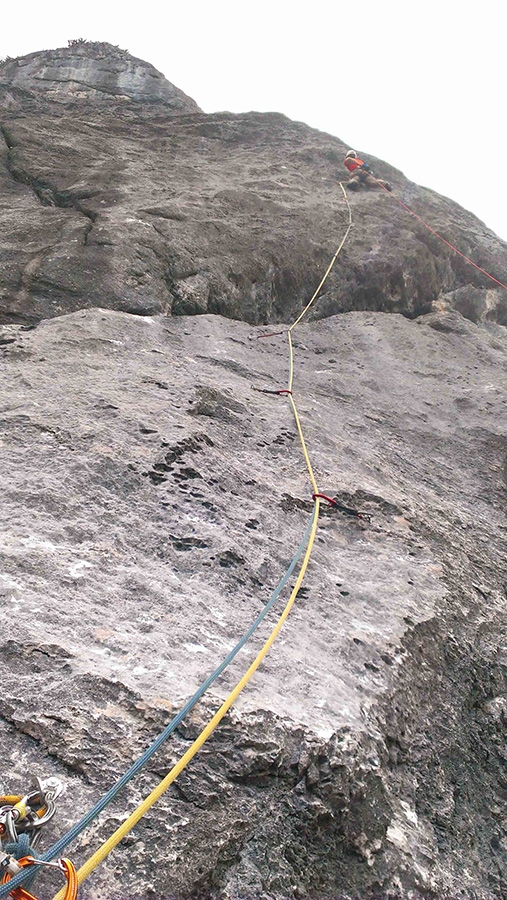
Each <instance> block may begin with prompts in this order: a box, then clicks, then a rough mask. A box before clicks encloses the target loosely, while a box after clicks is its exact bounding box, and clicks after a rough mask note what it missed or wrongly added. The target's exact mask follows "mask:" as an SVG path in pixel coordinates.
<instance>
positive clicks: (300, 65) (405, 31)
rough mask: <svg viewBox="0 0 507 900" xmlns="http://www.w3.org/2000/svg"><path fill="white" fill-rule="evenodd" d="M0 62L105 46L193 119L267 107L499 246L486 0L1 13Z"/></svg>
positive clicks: (85, 6)
mask: <svg viewBox="0 0 507 900" xmlns="http://www.w3.org/2000/svg"><path fill="white" fill-rule="evenodd" d="M2 15H3V21H2V28H1V32H0V56H1V57H3V56H6V55H9V56H19V55H23V54H26V53H31V52H33V51H36V50H43V49H49V48H53V47H62V46H66V45H67V41H68V39H69V38H78V37H84V38H87V39H89V40H99V41H110V42H111V43H113V44H118V45H119V46H120V47H122V48H123V49H127V50H129V51H130V53H132V54H133V55H134V56H138V57H141V58H142V59H145V60H147V61H148V62H151V63H152V64H153V65H154V66H156V68H157V69H160V70H161V71H162V72H163V73H164V75H165V76H166V77H167V78H168V79H169V81H172V82H173V83H174V84H176V85H177V86H178V87H179V88H181V89H182V90H184V91H185V92H186V93H187V94H190V96H192V97H193V98H194V99H195V100H196V101H197V103H198V104H199V105H200V106H201V107H202V108H203V109H204V110H205V111H206V112H215V111H218V110H231V111H232V112H245V111H248V110H261V111H266V110H277V111H279V112H283V113H285V114H286V115H288V116H290V117H291V118H293V119H298V120H301V121H304V122H307V123H308V124H310V125H312V126H314V127H316V128H320V129H321V130H322V131H327V132H329V133H330V134H334V135H337V136H338V137H340V138H341V139H342V140H343V141H345V142H346V143H348V144H349V145H350V146H351V147H353V148H354V149H361V151H363V152H364V153H366V154H368V153H370V154H372V155H374V156H378V157H381V158H382V159H384V160H386V161H387V162H389V163H391V164H392V165H394V166H396V167H397V168H399V169H401V170H402V171H403V172H404V173H405V175H406V176H407V177H408V178H411V179H412V180H413V181H417V182H418V183H419V184H422V185H425V186H427V187H431V188H433V189H434V190H436V191H439V192H440V193H442V194H445V195H446V196H448V197H451V198H453V199H454V200H456V201H458V203H460V204H461V205H462V206H464V207H466V208H467V209H469V210H471V211H472V212H474V213H475V214H476V215H477V216H479V218H480V219H482V220H483V221H484V222H486V224H487V225H488V226H489V227H490V228H492V229H493V230H494V231H496V232H497V233H498V234H499V235H500V236H501V237H503V238H504V239H506V240H507V159H506V157H507V153H506V151H507V123H506V115H505V110H506V94H505V89H506V77H505V71H506V51H505V34H506V30H507V29H506V24H507V13H506V11H505V5H504V4H503V3H501V2H500V0H482V2H474V3H469V4H467V3H466V0H459V2H458V0H415V2H409V0H403V2H401V0H384V2H383V3H379V2H376V3H374V2H372V0H356V2H352V0H349V2H347V3H345V2H340V0H337V2H334V3H329V2H324V0H307V2H306V3H304V4H298V3H297V2H294V0H291V2H286V0H271V2H267V0H251V2H246V3H245V2H244V0H243V2H234V3H233V2H230V0H208V2H202V0H187V2H186V3H185V2H184V0H178V2H177V3H175V2H171V0H164V2H149V0H147V2H144V3H140V2H139V0H136V3H135V4H129V3H128V2H127V0H124V2H122V3H119V2H116V0H112V2H108V0H102V2H97V0H86V2H83V3H72V2H68V0H67V2H57V0H46V2H40V0H39V2H37V3H35V2H33V0H27V2H24V3H22V4H20V5H19V6H17V5H16V4H14V5H13V4H9V5H8V6H7V7H6V9H4V10H3V14H2Z"/></svg>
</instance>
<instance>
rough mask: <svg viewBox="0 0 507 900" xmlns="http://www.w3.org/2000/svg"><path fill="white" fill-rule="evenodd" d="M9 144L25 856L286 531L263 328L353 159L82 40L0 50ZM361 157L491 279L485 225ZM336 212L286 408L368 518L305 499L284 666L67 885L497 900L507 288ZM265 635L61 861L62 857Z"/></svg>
mask: <svg viewBox="0 0 507 900" xmlns="http://www.w3.org/2000/svg"><path fill="white" fill-rule="evenodd" d="M0 128H1V133H2V136H3V137H2V138H1V139H0V217H1V227H2V231H3V235H4V236H5V237H4V241H3V243H2V247H1V248H0V292H1V300H0V368H1V378H0V477H1V484H2V491H1V493H0V530H1V537H0V558H1V567H0V621H1V631H0V685H1V704H0V757H1V759H2V761H3V763H2V767H1V768H0V792H20V793H23V792H24V791H25V790H26V789H27V787H28V784H27V782H28V781H29V775H30V774H31V773H34V774H36V775H40V776H50V775H56V776H59V777H60V778H62V779H63V781H64V782H65V784H66V788H67V789H66V793H65V794H64V795H63V796H62V797H61V798H60V799H59V801H58V812H57V816H56V817H55V819H54V820H53V821H52V822H51V823H50V824H49V825H48V826H47V827H46V828H45V829H44V832H43V841H42V843H41V847H40V849H45V848H47V847H49V846H50V845H51V843H52V842H53V840H55V839H56V838H57V837H58V836H60V835H62V834H63V833H64V831H65V830H66V829H67V828H68V827H69V826H70V825H71V824H73V823H74V822H76V820H77V819H78V818H79V817H80V816H81V815H82V814H83V813H84V812H85V811H86V810H87V809H88V808H89V806H90V805H91V804H92V803H93V802H94V801H96V800H97V799H98V797H99V796H101V795H102V794H103V792H104V791H105V790H107V789H108V788H109V787H110V786H111V785H112V784H113V783H114V781H115V780H116V779H117V778H118V777H119V776H120V775H121V774H122V773H123V772H124V771H125V769H126V768H127V767H128V766H129V764H130V763H131V762H132V761H133V760H135V759H136V758H137V757H138V755H139V754H140V753H141V752H142V750H144V748H145V747H146V746H147V745H148V744H149V743H150V742H151V741H152V740H153V739H154V737H155V736H156V735H157V734H158V733H159V732H160V731H161V730H162V728H163V727H164V726H165V725H166V724H167V723H168V721H169V720H170V719H171V717H172V715H173V714H174V713H175V711H176V710H178V709H179V708H180V707H181V705H182V704H183V703H184V702H185V701H186V700H187V699H188V697H189V696H191V694H192V693H193V692H194V691H195V689H196V688H197V686H198V685H199V684H200V683H201V681H202V680H204V678H205V677H206V676H207V675H208V674H209V673H210V672H211V671H212V670H213V669H214V668H215V667H216V665H217V664H218V663H219V662H220V661H221V660H222V658H223V657H224V656H225V655H226V654H227V652H228V651H229V650H230V649H231V647H232V646H233V644H234V643H235V642H236V641H237V640H238V639H239V637H240V636H241V635H242V634H243V632H244V631H245V630H246V628H247V627H248V626H249V625H250V623H251V621H252V619H253V618H254V617H255V616H256V614H257V613H258V612H259V611H260V609H261V607H262V605H263V604H264V603H265V602H266V601H267V599H268V598H269V596H270V593H271V591H272V590H273V588H274V587H275V585H276V584H277V582H278V580H279V578H280V577H281V575H282V574H283V572H284V571H285V569H286V567H287V565H288V564H289V562H290V559H291V557H292V555H293V553H294V551H295V549H296V547H297V546H298V544H299V542H300V541H301V538H302V535H303V533H304V530H305V527H306V524H307V521H308V518H309V516H310V513H311V510H312V502H311V486H310V485H309V480H308V476H307V472H306V469H305V464H304V461H303V458H302V455H301V449H300V446H299V442H298V436H297V432H296V428H295V425H294V421H293V418H292V415H291V411H290V407H289V404H288V403H287V399H286V398H284V397H281V396H276V395H270V394H263V393H259V392H257V391H256V390H254V388H259V389H263V388H267V389H269V390H276V389H279V388H283V387H285V385H286V383H287V367H288V360H287V345H286V340H285V337H284V334H283V331H282V333H281V334H276V332H277V331H278V330H279V329H277V328H273V329H271V328H270V329H269V331H274V332H275V335H274V336H273V337H270V338H264V339H262V340H259V335H260V334H263V333H264V332H265V331H266V328H265V327H264V325H265V323H268V322H275V323H276V322H280V323H283V322H288V321H291V319H292V317H293V316H294V315H295V314H296V313H297V312H299V310H300V309H301V308H302V307H303V306H304V304H305V303H306V302H307V301H308V299H309V296H310V295H311V293H312V292H313V290H314V288H315V286H316V284H317V283H318V281H319V280H320V277H321V275H322V273H323V271H324V270H325V268H326V266H327V265H328V262H329V260H330V258H331V256H332V254H333V252H334V250H335V249H336V246H337V244H338V242H339V240H340V239H341V236H342V235H343V232H344V228H345V224H346V221H347V214H346V207H345V205H344V203H343V195H342V193H341V191H340V189H339V186H338V185H337V181H338V180H339V179H340V178H342V177H343V173H344V170H342V168H341V160H342V156H343V151H344V149H346V147H345V145H344V144H343V143H342V142H341V141H340V140H339V139H337V138H333V137H330V136H329V135H324V134H321V133H319V132H316V131H314V130H312V129H310V128H308V127H307V126H305V125H303V124H301V123H295V122H291V121H289V120H288V119H286V118H285V117H283V116H281V115H277V114H258V113H248V114H245V115H240V116H238V115H232V114H229V113H220V114H215V115H205V114H204V113H202V112H201V111H200V110H199V109H198V108H197V107H196V105H195V104H194V102H193V101H192V100H190V99H189V98H187V97H185V95H184V94H182V93H181V92H180V91H178V89H176V88H174V86H172V85H170V84H169V82H166V81H165V79H163V76H161V75H160V73H157V72H156V71H155V70H154V69H152V67H150V66H149V65H148V64H146V63H143V62H141V61H139V60H135V59H133V58H132V57H130V56H129V55H128V54H126V53H124V52H123V51H120V50H118V48H114V47H111V46H110V45H102V44H91V45H90V44H85V45H82V44H77V45H75V46H72V47H70V48H68V49H64V50H57V51H46V52H44V53H41V54H32V55H31V56H30V57H25V58H23V59H19V60H10V61H7V62H5V63H3V64H1V65H0ZM374 165H375V170H376V172H377V173H378V175H379V176H382V177H386V178H388V179H389V180H390V181H391V182H392V183H393V186H394V189H395V192H396V194H397V196H399V197H401V198H402V199H403V200H404V201H407V202H408V203H409V204H411V205H412V206H413V208H414V209H415V210H416V211H417V212H418V213H420V214H421V215H423V216H424V217H425V218H426V219H427V220H428V221H429V222H430V223H431V224H432V226H433V227H435V228H436V229H437V230H439V231H440V232H441V233H442V234H443V235H444V236H445V237H446V238H448V239H450V240H451V241H452V242H453V243H456V244H457V245H458V246H459V247H460V249H462V250H463V251H464V252H465V253H467V254H468V255H470V256H471V257H473V258H474V259H475V260H476V262H477V263H478V264H479V265H482V266H484V267H485V268H486V269H489V270H490V271H491V272H492V274H494V275H495V276H496V277H498V278H500V279H501V280H504V281H505V280H506V278H507V263H506V256H505V247H506V245H505V244H503V243H502V242H501V241H500V240H499V239H498V238H496V236H495V235H494V234H493V233H492V232H490V231H489V230H488V229H487V228H486V227H485V226H483V225H482V223H480V222H478V220H477V219H475V218H474V217H473V216H472V215H471V214H469V213H467V212H465V211H464V210H462V209H460V207H458V206H457V205H456V204H454V203H452V202H451V201H449V200H446V199H445V198H442V197H439V196H438V195H436V194H435V193H433V192H432V191H429V190H426V189H422V188H419V187H417V186H416V185H414V184H411V183H410V182H408V181H407V180H406V179H405V178H404V177H403V175H402V174H401V173H400V172H397V171H395V170H393V169H392V168H391V167H389V166H388V165H387V164H385V163H382V162H380V161H375V164H374ZM350 202H351V206H352V212H353V219H354V226H353V229H352V232H351V236H350V239H349V240H348V241H347V243H346V245H345V247H344V250H343V254H342V255H341V256H340V260H339V264H338V265H337V267H336V269H335V270H334V272H333V275H332V277H331V278H330V280H329V283H328V284H327V285H326V289H325V292H324V293H323V295H322V297H321V298H320V300H319V302H318V304H317V305H316V307H315V311H314V313H313V317H314V321H312V322H310V323H307V324H304V325H302V326H301V327H299V328H298V329H297V330H296V331H295V333H294V347H295V361H296V369H295V390H296V393H297V399H298V407H299V410H300V414H301V418H302V422H303V427H304V430H305V435H306V438H307V441H308V447H309V451H310V454H311V459H312V463H313V465H314V468H315V473H316V476H317V480H318V483H319V487H320V489H321V490H322V491H323V492H325V493H327V494H330V495H335V496H337V498H338V500H339V501H340V503H341V504H342V505H343V506H346V507H354V508H356V509H358V510H360V511H361V512H362V513H364V514H365V515H366V516H369V517H370V521H367V519H357V518H354V517H350V516H347V515H346V514H343V513H340V512H337V511H336V510H330V509H328V508H323V509H322V512H321V516H320V521H319V531H318V537H317V542H316V547H315V553H314V555H313V556H312V561H311V565H310V568H309V571H308V575H307V577H306V578H305V582H304V585H303V587H302V589H301V590H300V592H299V595H298V598H297V601H296V604H295V607H294V609H293V611H292V613H291V616H290V617H289V620H288V622H287V623H286V625H285V627H284V629H283V631H282V634H281V635H280V638H279V639H278V641H277V642H276V644H275V646H274V648H273V650H272V652H271V653H270V655H269V656H268V658H267V659H266V661H265V662H264V663H263V665H262V667H261V669H260V670H259V672H258V673H257V674H256V676H255V678H254V679H253V680H252V682H251V683H250V684H249V686H248V688H247V690H246V691H245V692H244V693H243V694H242V695H241V697H240V699H239V700H238V702H237V704H236V705H235V707H234V708H233V709H232V710H231V712H230V714H229V715H228V716H227V717H226V719H225V720H224V722H223V724H222V726H221V727H220V728H219V729H218V730H217V731H216V733H215V734H214V735H213V736H212V738H211V739H210V741H209V742H208V743H207V744H206V745H205V746H204V748H203V750H202V752H201V753H200V754H199V755H198V757H197V758H196V759H195V760H194V761H193V762H192V764H191V765H190V766H189V767H188V769H187V770H185V772H184V773H183V774H182V775H181V776H180V778H179V779H178V780H177V782H176V783H175V784H174V785H173V786H172V787H171V788H170V790H169V791H168V792H167V794H166V795H165V796H164V798H163V799H162V800H161V801H160V802H159V803H158V804H157V805H156V807H155V808H154V809H153V810H152V811H151V812H150V814H149V816H147V817H146V818H145V819H143V821H142V822H141V823H140V824H139V825H138V826H137V827H136V829H135V830H134V831H133V832H132V834H131V835H130V836H129V837H128V838H126V839H125V840H124V841H123V842H122V843H121V845H120V846H119V847H118V848H117V849H116V850H115V851H114V853H113V854H112V855H111V856H110V857H109V858H108V860H107V861H106V862H105V863H104V864H103V865H102V866H100V868H99V869H98V870H97V871H96V872H95V873H94V874H93V875H92V876H91V877H90V879H89V880H88V881H86V882H85V884H84V885H83V887H82V890H81V893H80V896H82V898H83V900H99V898H100V900H126V898H128V900H153V898H155V897H157V898H165V900H169V898H171V900H176V898H178V900H190V898H194V900H204V898H206V900H210V898H213V900H253V898H256V900H283V898H285V900H289V898H290V900H305V898H307V900H310V898H311V900H330V898H338V897H340V898H347V900H373V898H377V900H417V898H422V897H424V898H432V900H440V898H446V900H451V898H453V900H455V898H458V897H460V898H463V900H498V898H502V900H506V898H507V877H506V876H507V816H506V807H505V800H506V796H507V793H506V792H507V779H506V775H505V762H506V750H505V747H506V742H505V737H506V731H507V683H506V663H507V659H506V640H505V635H506V615H505V603H506V598H507V581H506V571H507V567H506V563H507V559H506V557H507V554H506V545H505V539H506V529H507V526H506V522H505V501H506V493H507V433H506V427H505V401H506V394H507V331H506V328H505V324H506V323H507V305H506V301H505V295H502V292H501V290H500V288H498V289H496V288H494V287H493V286H492V285H491V283H487V282H486V280H485V279H484V277H483V276H481V275H480V274H479V273H477V272H476V271H475V270H473V269H471V268H470V267H469V266H467V265H466V264H465V263H464V262H463V260H461V259H460V258H459V257H457V256H455V255H453V254H452V253H451V252H450V251H449V250H448V248H446V247H445V245H444V244H442V243H441V242H439V241H437V240H436V239H435V238H434V237H432V236H431V235H430V234H429V233H428V232H426V231H425V230H424V229H422V227H421V226H419V225H418V224H417V223H416V222H415V220H414V219H412V218H411V217H409V216H408V214H406V213H405V212H403V211H402V210H401V209H400V208H399V207H398V206H397V205H396V204H395V203H394V202H393V199H392V198H391V197H388V196H387V195H385V194H383V193H382V194H381V193H377V192H372V193H358V194H357V195H353V196H351V198H350ZM196 313H200V315H195V314H196ZM338 313H340V314H339V315H338ZM241 320H243V321H241ZM259 326H260V327H259ZM282 602H283V601H282ZM282 602H281V603H280V605H279V608H280V609H281V607H282ZM275 618H276V614H275V612H273V613H272V614H271V615H270V617H269V619H268V621H266V622H265V623H264V625H263V627H262V628H261V630H260V633H259V634H258V635H257V636H256V637H255V639H254V640H253V641H252V643H251V645H249V646H248V648H247V649H245V650H244V651H243V652H242V653H241V654H240V656H239V657H238V658H237V659H236V660H235V662H234V664H233V665H232V666H231V668H230V670H228V671H227V672H226V673H224V675H223V676H222V677H221V679H220V680H219V682H217V684H216V685H215V686H214V687H213V689H212V690H211V691H210V692H209V694H208V695H207V697H206V699H205V700H204V701H203V702H202V703H201V704H200V705H199V706H198V707H197V708H196V709H195V710H194V711H193V713H192V714H191V715H190V716H189V718H188V719H187V720H186V721H185V723H184V724H182V725H181V726H180V728H179V729H178V730H177V732H176V733H175V735H174V736H173V738H172V739H171V740H170V741H169V742H168V743H167V744H166V745H165V747H163V748H162V749H161V750H160V751H159V753H158V754H157V755H156V756H155V757H154V758H153V759H152V760H151V761H150V763H149V765H148V766H147V767H146V768H145V770H144V772H143V773H142V775H140V776H139V777H138V778H137V779H136V780H135V781H134V782H133V783H132V784H131V785H130V786H129V787H128V789H127V790H126V791H125V792H124V793H123V794H122V795H120V796H119V797H118V798H117V800H116V801H115V803H114V804H113V805H111V806H110V807H109V809H108V811H107V812H105V813H104V814H103V815H102V816H101V817H100V819H99V820H98V821H97V822H96V823H95V824H94V826H93V827H92V828H91V829H89V830H88V831H87V832H86V833H85V834H84V835H83V836H82V837H81V838H80V839H79V840H78V841H76V843H75V844H73V845H72V846H71V847H70V848H69V855H70V856H71V857H72V859H73V860H74V861H75V862H76V863H77V864H80V863H81V862H82V861H84V859H86V858H87V857H88V856H89V855H90V854H91V853H92V852H93V851H94V850H95V849H96V848H97V846H98V844H99V841H100V840H101V839H103V838H105V837H107V836H108V835H109V834H110V833H111V832H112V831H113V830H114V828H115V827H116V826H117V825H118V824H119V823H120V822H121V821H122V820H123V819H124V818H125V816H126V814H128V813H129V812H130V811H131V810H132V809H133V808H134V807H135V806H136V805H137V803H138V802H139V801H140V799H141V798H142V797H144V796H145V795H146V794H147V793H148V792H149V791H150V790H151V789H152V788H153V787H154V786H155V784H157V783H158V781H159V779H160V778H161V777H163V775H165V773H166V772H167V770H168V768H169V767H170V766H171V764H172V763H173V762H175V761H176V760H177V759H178V758H179V756H180V755H181V754H182V752H184V751H185V750H186V749H187V748H188V746H189V744H190V742H191V741H192V740H193V739H194V738H195V737H196V736H197V734H198V733H199V730H200V729H201V728H202V726H203V724H204V723H205V722H206V721H207V720H208V719H209V717H210V716H211V715H212V714H213V712H214V711H215V710H216V708H217V706H218V705H219V703H220V701H221V700H222V699H223V698H225V697H226V696H227V694H228V693H229V691H230V689H231V688H232V687H233V686H234V684H235V683H236V681H237V680H238V678H239V677H240V675H241V674H243V672H244V671H245V669H246V667H247V665H248V663H249V662H250V661H251V660H252V658H253V657H254V655H255V653H256V652H257V650H258V649H259V648H260V646H261V644H262V642H263V640H264V639H265V638H266V636H267V634H268V633H269V631H270V626H272V624H273V623H274V621H275ZM56 883H57V882H56V881H54V880H53V876H51V875H47V874H46V875H45V876H44V878H43V879H42V878H41V879H40V896H52V893H51V890H52V887H54V886H56ZM38 888H39V883H38ZM37 892H38V893H39V891H37Z"/></svg>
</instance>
